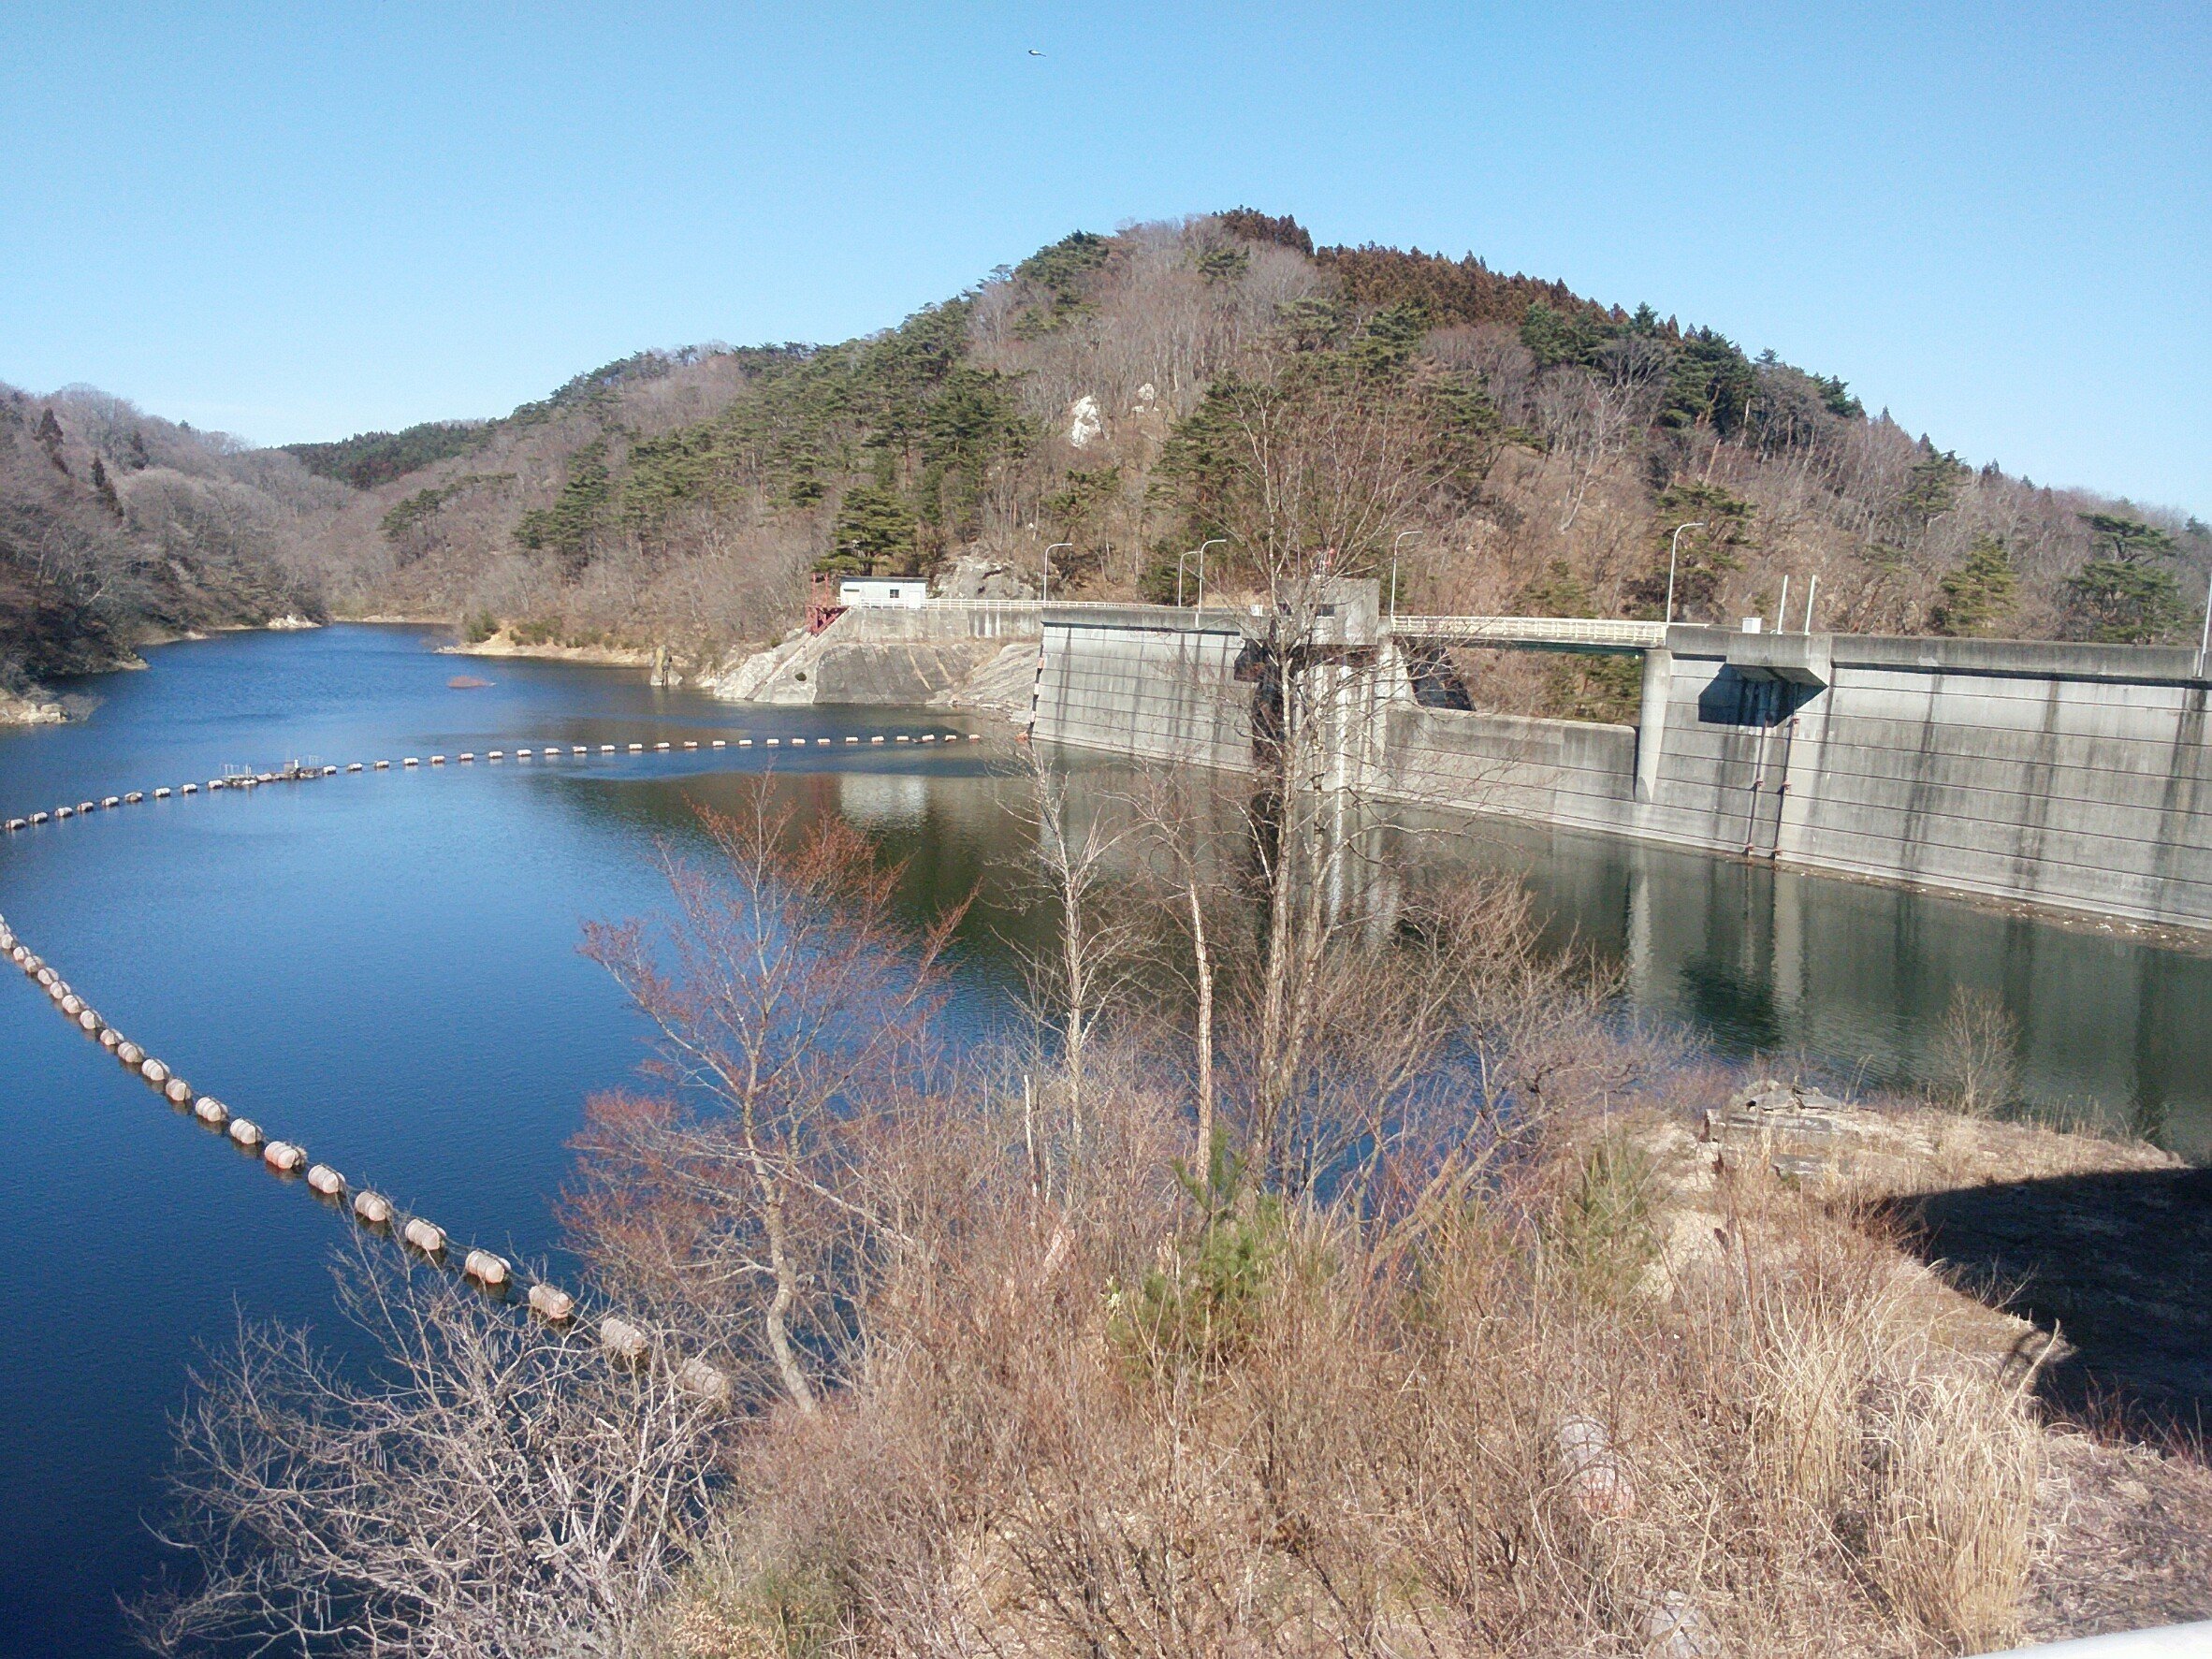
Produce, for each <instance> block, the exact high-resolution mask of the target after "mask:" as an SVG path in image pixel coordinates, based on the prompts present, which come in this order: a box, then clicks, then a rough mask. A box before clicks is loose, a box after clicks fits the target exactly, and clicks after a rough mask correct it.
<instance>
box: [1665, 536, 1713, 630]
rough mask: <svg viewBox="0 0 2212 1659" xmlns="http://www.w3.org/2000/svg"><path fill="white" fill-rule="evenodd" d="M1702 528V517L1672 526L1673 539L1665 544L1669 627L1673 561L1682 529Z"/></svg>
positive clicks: (1671, 622) (1671, 617)
mask: <svg viewBox="0 0 2212 1659" xmlns="http://www.w3.org/2000/svg"><path fill="white" fill-rule="evenodd" d="M1704 528H1705V521H1704V520H1703V519H1697V520H1695V521H1694V522H1692V523H1689V524H1678V525H1676V526H1675V527H1674V540H1673V541H1672V542H1670V543H1668V544H1667V548H1666V621H1667V625H1668V626H1669V627H1671V626H1673V624H1674V561H1675V558H1676V556H1677V555H1678V554H1680V553H1681V550H1682V531H1685V530H1703V529H1704Z"/></svg>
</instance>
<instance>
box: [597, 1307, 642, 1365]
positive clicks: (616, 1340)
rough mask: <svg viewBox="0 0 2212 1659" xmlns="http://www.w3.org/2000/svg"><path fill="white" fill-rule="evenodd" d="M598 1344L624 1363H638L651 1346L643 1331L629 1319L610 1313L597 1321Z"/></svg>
mask: <svg viewBox="0 0 2212 1659" xmlns="http://www.w3.org/2000/svg"><path fill="white" fill-rule="evenodd" d="M599 1346H602V1347H604V1349H606V1351H607V1353H608V1354H610V1355H611V1356H612V1357H614V1358H615V1359H617V1360H619V1361H622V1363H624V1364H625V1365H635V1364H638V1363H640V1362H641V1361H643V1360H644V1359H645V1357H646V1355H647V1353H648V1352H649V1351H650V1350H651V1347H652V1344H651V1343H649V1342H648V1341H647V1340H646V1333H645V1332H642V1331H640V1330H639V1329H638V1328H637V1327H636V1326H634V1325H633V1324H632V1323H631V1322H630V1321H629V1320H627V1319H618V1318H616V1317H613V1316H612V1315H609V1316H608V1317H605V1318H604V1319H602V1320H600V1322H599Z"/></svg>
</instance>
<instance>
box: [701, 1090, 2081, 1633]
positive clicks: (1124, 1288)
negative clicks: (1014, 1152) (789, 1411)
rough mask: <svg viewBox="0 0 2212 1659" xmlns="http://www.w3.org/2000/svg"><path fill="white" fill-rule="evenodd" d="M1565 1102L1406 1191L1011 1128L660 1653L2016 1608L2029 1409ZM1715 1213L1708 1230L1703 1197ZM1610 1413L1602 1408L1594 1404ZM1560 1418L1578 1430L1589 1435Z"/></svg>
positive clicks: (1778, 1229) (1877, 1301) (1601, 1629)
mask: <svg viewBox="0 0 2212 1659" xmlns="http://www.w3.org/2000/svg"><path fill="white" fill-rule="evenodd" d="M1648 1129H1649V1126H1644V1128H1642V1129H1639V1130H1638V1133H1637V1135H1635V1136H1631V1135H1629V1134H1626V1133H1623V1131H1622V1130H1621V1129H1619V1128H1615V1129H1611V1130H1606V1131H1602V1132H1600V1131H1597V1130H1594V1129H1592V1130H1573V1129H1570V1128H1557V1129H1555V1130H1554V1131H1553V1133H1552V1134H1551V1135H1550V1137H1548V1140H1547V1144H1545V1145H1544V1146H1543V1147H1542V1148H1541V1149H1540V1150H1538V1151H1537V1152H1535V1153H1534V1154H1532V1155H1531V1156H1530V1157H1527V1158H1526V1159H1525V1160H1523V1161H1519V1162H1516V1163H1515V1164H1514V1165H1513V1166H1512V1167H1511V1168H1510V1169H1503V1168H1500V1169H1496V1170H1493V1171H1492V1178H1490V1179H1487V1180H1485V1181H1484V1182H1483V1183H1481V1184H1480V1185H1479V1186H1468V1187H1467V1188H1465V1189H1463V1190H1462V1191H1459V1192H1457V1193H1454V1194H1450V1195H1446V1196H1444V1197H1441V1198H1435V1197H1433V1199H1432V1201H1430V1202H1429V1203H1428V1204H1427V1205H1426V1206H1425V1207H1420V1208H1416V1209H1410V1210H1408V1211H1407V1212H1405V1213H1404V1214H1402V1215H1398V1216H1396V1217H1395V1218H1394V1219H1392V1220H1391V1221H1390V1222H1389V1223H1388V1224H1382V1223H1372V1222H1371V1223H1365V1224H1361V1223H1356V1222H1355V1221H1354V1219H1353V1218H1352V1217H1350V1216H1349V1215H1346V1214H1344V1213H1342V1212H1340V1211H1336V1210H1332V1209H1329V1208H1326V1207H1309V1208H1307V1209H1304V1210H1302V1211H1295V1212H1290V1211H1284V1210H1280V1209H1278V1208H1276V1207H1275V1206H1273V1204H1271V1203H1268V1202H1265V1201H1259V1200H1257V1199H1255V1198H1253V1197H1252V1196H1251V1195H1249V1194H1242V1195H1240V1196H1239V1198H1238V1200H1237V1201H1236V1202H1235V1203H1234V1204H1232V1205H1231V1206H1230V1208H1229V1209H1228V1211H1227V1212H1226V1213H1225V1214H1224V1215H1221V1216H1220V1217H1219V1218H1217V1219H1216V1220H1215V1221H1214V1222H1212V1223H1211V1224H1206V1223H1203V1222H1201V1220H1200V1219H1198V1218H1197V1216H1196V1215H1195V1214H1194V1213H1193V1212H1192V1211H1190V1210H1189V1209H1187V1208H1182V1209H1178V1208H1176V1207H1175V1205H1174V1194H1173V1190H1172V1188H1171V1186H1169V1184H1168V1183H1167V1182H1166V1181H1165V1180H1164V1179H1163V1180H1161V1181H1159V1182H1158V1183H1157V1184H1156V1185H1155V1186H1153V1188H1152V1191H1151V1196H1149V1197H1148V1198H1140V1196H1139V1195H1138V1194H1137V1193H1136V1192H1134V1191H1132V1190H1131V1189H1130V1188H1129V1186H1127V1185H1126V1184H1125V1185H1124V1186H1123V1187H1122V1188H1121V1189H1120V1190H1119V1191H1117V1192H1116V1193H1115V1194H1114V1196H1113V1199H1112V1201H1107V1202H1100V1203H1096V1204H1093V1205H1090V1206H1088V1207H1077V1208H1069V1207H1062V1206H1039V1205H1036V1204H1034V1203H1032V1202H1031V1201H1029V1200H1028V1199H1027V1197H1026V1187H1025V1186H1024V1185H1023V1184H1022V1183H1021V1182H1020V1181H1019V1180H1018V1179H1008V1180H1004V1181H999V1180H997V1179H995V1177H994V1175H993V1171H992V1170H991V1168H990V1163H989V1154H988V1152H987V1151H986V1150H985V1149H984V1147H983V1146H982V1144H981V1143H980V1142H979V1143H978V1145H977V1146H976V1149H975V1150H976V1152H977V1154H978V1156H979V1157H980V1158H981V1160H982V1161H981V1162H980V1163H979V1165H978V1166H977V1167H976V1168H975V1169H974V1171H973V1177H972V1179H971V1180H970V1181H969V1183H968V1185H967V1186H965V1187H964V1189H963V1192H962V1195H961V1197H960V1199H959V1201H958V1202H957V1204H956V1205H955V1206H954V1207H953V1211H951V1212H949V1213H947V1214H944V1215H940V1216H939V1219H938V1221H937V1222H935V1223H933V1224H932V1226H931V1228H930V1233H931V1236H932V1238H933V1240H934V1242H933V1243H931V1244H928V1245H926V1246H918V1247H917V1248H916V1250H915V1251H914V1253H913V1255H912V1256H911V1258H910V1259H907V1260H904V1261H901V1262H899V1263H898V1264H896V1265H895V1269H894V1271H893V1273H891V1276H890V1278H889V1280H888V1281H887V1283H886V1286H885V1288H884V1289H883V1291H882V1292H881V1294H880V1296H878V1297H877V1298H876V1299H875V1301H874V1302H873V1303H872V1305H871V1307H870V1310H869V1314H868V1320H867V1325H868V1330H867V1340H866V1345H865V1354H864V1358H863V1360H862V1361H861V1363H860V1364H859V1365H858V1366H857V1368H856V1370H855V1374H854V1375H853V1376H852V1378H851V1384H850V1386H849V1387H848V1388H847V1389H845V1390H843V1392H842V1393H841V1395H840V1396H839V1397H838V1398H837V1400H836V1401H835V1403H834V1404H832V1405H831V1406H830V1408H829V1409H827V1410H825V1411H824V1412H823V1413H822V1415H821V1416H820V1417H819V1418H817V1419H812V1420H809V1421H804V1422H802V1421H799V1420H797V1419H778V1420H776V1421H773V1422H769V1423H764V1424H763V1425H761V1426H760V1427H759V1429H758V1430H757V1431H756V1432H754V1433H752V1434H751V1435H750V1436H749V1439H748V1440H747V1442H746V1445H745V1448H744V1451H743V1453H742V1463H741V1470H742V1477H741V1486H742V1489H743V1493H744V1496H743V1500H742V1502H741V1503H739V1504H738V1505H737V1506H735V1508H734V1509H733V1510H732V1511H731V1512H730V1513H729V1514H728V1515H727V1516H726V1518H725V1520H724V1521H723V1523H722V1525H721V1528H720V1532H719V1534H718V1542H717V1544H716V1547H715V1548H714V1549H713V1550H708V1551H706V1554H705V1556H704V1557H703V1560H702V1563H701V1564H700V1565H699V1566H697V1567H696V1568H695V1569H694V1573H693V1575H692V1578H691V1581H690V1584H689V1587H688V1589H687V1592H686V1594H685V1595H684V1596H683V1597H681V1598H679V1602H678V1605H677V1608H673V1609H672V1614H671V1616H672V1618H674V1619H675V1620H676V1621H677V1625H676V1628H675V1630H674V1631H673V1632H672V1637H671V1641H670V1644H669V1648H668V1651H669V1652H671V1653H680V1654H684V1655H688V1656H691V1659H708V1656H710V1655H720V1654H729V1655H737V1654H752V1653H756V1652H758V1653H791V1654H800V1653H831V1652H836V1653H855V1654H857V1653H868V1654H887V1655H907V1654H915V1655H921V1654H929V1655H941V1654H953V1653H961V1654H966V1653H979V1652H994V1653H1008V1654H1025V1655H1059V1654H1070V1655H1072V1654H1077V1653H1085V1654H1127V1655H1131V1656H1135V1655H1181V1654H1191V1655H1196V1654H1201V1653H1203V1654H1215V1653H1231V1654H1235V1653H1253V1654H1257V1653H1260V1652H1269V1653H1274V1652H1288V1653H1320V1652H1332V1653H1374V1654H1385V1653H1388V1654H1435V1655H1446V1654H1450V1655H1463V1654H1466V1655H1471V1654H1492V1653H1496V1654H1505V1653H1514V1654H1526V1653H1570V1652H1571V1653H1621V1654H1627V1653H1646V1652H1668V1653H1674V1654H1690V1653H1707V1654H1716V1655H1717V1654H1721V1653H1759V1654H1775V1653H1788V1654H1819V1653H1844V1652H1851V1653H1900V1654H1901V1653H1917V1652H1956V1651H1965V1650H1966V1649H1969V1648H1971V1647H1972V1646H1973V1645H1975V1644H1976V1643H1979V1642H1983V1641H1986V1640H1991V1639H1996V1638H1998V1637H2001V1636H2002V1635H2003V1634H2004V1633H2006V1632H2007V1631H2008V1630H2009V1629H2010V1628H2012V1626H2013V1624H2014V1623H2015V1621H2016V1616H2017V1615H2016V1609H2017V1608H2018V1605H2019V1601H2020V1596H2021V1594H2022V1586H2023V1583H2024V1581H2025V1576H2026V1572H2027V1568H2028V1562H2029V1541H2030V1536H2031V1526H2030V1521H2031V1518H2032V1515H2033V1504H2034V1495H2035V1475H2036V1468H2037V1463H2036V1461H2035V1456H2034V1448H2035V1445H2036V1432H2035V1430H2034V1429H2033V1426H2032V1424H2031V1423H2030V1421H2029V1420H2028V1419H2026V1418H2025V1417H2024V1416H2023V1415H2022V1413H2021V1408H2020V1404H2019V1402H2018V1399H2017V1395H2016V1390H2015V1389H2014V1388H2012V1387H2010V1386H2008V1385H2006V1384H2004V1383H2002V1382H2001V1381H2000V1380H1999V1378H1998V1377H1997V1375H1996V1374H1995V1373H1994V1371H1992V1370H1990V1369H1988V1368H1986V1367H1976V1366H1971V1365H1962V1364H1959V1363H1957V1362H1956V1361H1953V1360H1950V1359H1947V1358H1946V1357H1945V1356H1943V1354H1942V1352H1941V1351H1940V1350H1937V1349H1934V1348H1932V1347H1931V1346H1929V1345H1928V1343H1927V1342H1926V1341H1925V1339H1924V1333H1923V1332H1922V1331H1921V1329H1920V1327H1919V1326H1918V1325H1917V1324H1916V1322H1915V1320H1914V1318H1913V1317H1911V1315H1910V1312H1909V1309H1910V1305H1911V1304H1910V1302H1909V1299H1908V1296H1907V1293H1906V1292H1907V1288H1909V1284H1910V1277H1911V1274H1912V1273H1913V1272H1914V1270H1913V1269H1912V1268H1910V1267H1909V1266H1908V1265H1907V1264H1906V1263H1905V1262H1904V1261H1903V1260H1902V1259H1900V1258H1899V1256H1898V1255H1897V1253H1896V1252H1895V1251H1894V1250H1893V1249H1891V1248H1890V1247H1889V1245H1888V1244H1886V1243H1885V1241H1884V1240H1882V1239H1881V1238H1880V1237H1878V1236H1874V1235H1872V1234H1870V1233H1869V1232H1868V1231H1867V1230H1863V1229H1862V1228H1860V1227H1858V1226H1856V1225H1855V1217H1854V1215H1852V1214H1851V1213H1848V1212H1838V1211H1836V1210H1834V1209H1832V1208H1831V1207H1830V1206H1829V1205H1827V1204H1826V1203H1825V1202H1824V1201H1821V1200H1819V1199H1817V1198H1816V1197H1814V1196H1812V1195H1811V1194H1808V1193H1804V1192H1800V1191H1797V1190H1794V1189H1793V1188H1791V1187H1789V1186H1784V1185H1783V1184H1781V1183H1779V1182H1776V1181H1774V1180H1773V1179H1772V1178H1771V1177H1769V1176H1766V1175H1764V1174H1761V1175H1759V1176H1758V1177H1757V1178H1756V1179H1754V1178H1753V1177H1751V1176H1736V1177H1725V1178H1723V1179H1722V1180H1721V1181H1719V1182H1717V1183H1713V1184H1711V1185H1710V1186H1709V1187H1708V1188H1707V1189H1706V1191H1705V1193H1704V1195H1703V1197H1702V1198H1701V1199H1700V1200H1698V1202H1699V1203H1700V1204H1702V1205H1703V1206H1704V1208H1702V1209H1700V1210H1699V1212H1698V1214H1699V1215H1701V1216H1702V1218H1703V1219H1705V1220H1706V1221H1708V1222H1710V1227H1709V1229H1708V1235H1707V1236H1708V1237H1709V1239H1711V1240H1712V1242H1711V1244H1710V1247H1708V1248H1706V1249H1704V1250H1703V1251H1702V1252H1691V1251H1687V1250H1677V1249H1674V1248H1672V1247H1670V1246H1669V1244H1668V1238H1669V1231H1670V1228H1672V1226H1673V1217H1674V1216H1675V1215H1679V1214H1680V1213H1681V1207H1682V1205H1683V1204H1684V1202H1685V1199H1684V1197H1683V1194H1682V1192H1681V1189H1680V1188H1679V1187H1677V1186H1671V1185H1670V1184H1669V1180H1668V1177H1667V1174H1666V1171H1665V1170H1664V1168H1663V1167H1662V1160H1661V1159H1658V1158H1656V1157H1652V1156H1651V1155H1649V1154H1648V1153H1645V1152H1642V1151H1640V1150H1639V1148H1640V1147H1641V1146H1642V1145H1643V1144H1645V1143H1646V1142H1649V1141H1650V1140H1651V1139H1652V1135H1651V1134H1649V1133H1646V1132H1645V1131H1646V1130H1648ZM1714 1228H1717V1230H1718V1235H1719V1236H1718V1237H1717V1238H1714V1237H1713V1235H1712V1229H1714ZM1592 1425H1594V1427H1593V1426H1592ZM1563 1431H1564V1432H1563Z"/></svg>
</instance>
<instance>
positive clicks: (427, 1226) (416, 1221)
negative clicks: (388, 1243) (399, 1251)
mask: <svg viewBox="0 0 2212 1659" xmlns="http://www.w3.org/2000/svg"><path fill="white" fill-rule="evenodd" d="M400 1237H401V1238H403V1239H405V1240H406V1241H407V1242H408V1243H409V1244H413V1245H414V1246H415V1248H416V1249H417V1250H420V1251H421V1252H422V1253H423V1254H424V1255H425V1256H436V1255H438V1254H439V1253H441V1252H442V1251H443V1250H444V1248H445V1230H444V1228H442V1227H440V1226H439V1225H438V1224H437V1223H436V1222H434V1221H425V1220H424V1219H423V1218H422V1217H421V1216H420V1215H417V1216H415V1217H414V1218H413V1219H412V1220H410V1221H409V1222H408V1223H407V1225H406V1226H405V1227H403V1228H401V1229H400Z"/></svg>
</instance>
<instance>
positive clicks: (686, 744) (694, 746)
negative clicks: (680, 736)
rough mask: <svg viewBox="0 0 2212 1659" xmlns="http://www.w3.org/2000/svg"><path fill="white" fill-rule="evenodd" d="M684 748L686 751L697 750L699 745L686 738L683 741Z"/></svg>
mask: <svg viewBox="0 0 2212 1659" xmlns="http://www.w3.org/2000/svg"><path fill="white" fill-rule="evenodd" d="M684 747H685V748H686V749H697V748H698V747H699V745H698V744H697V743H696V742H695V741H693V740H692V739H691V738H689V737H687V738H685V739H684Z"/></svg>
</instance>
